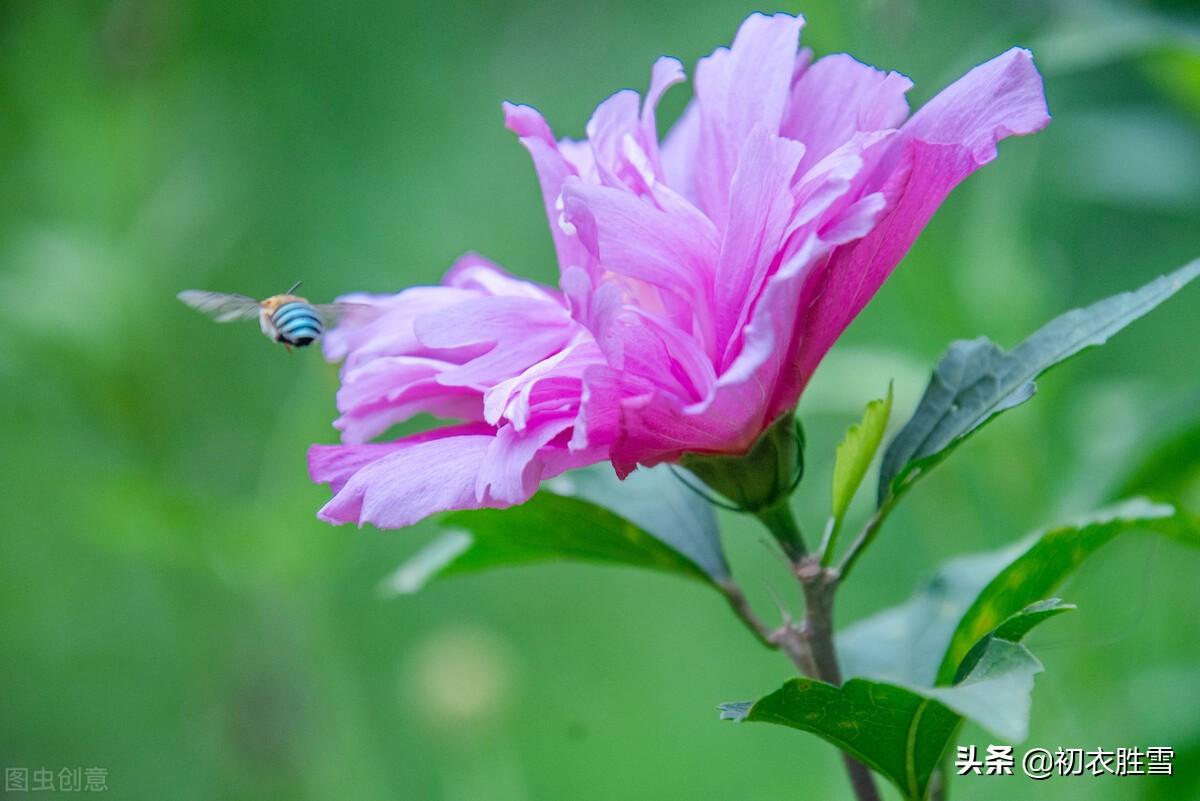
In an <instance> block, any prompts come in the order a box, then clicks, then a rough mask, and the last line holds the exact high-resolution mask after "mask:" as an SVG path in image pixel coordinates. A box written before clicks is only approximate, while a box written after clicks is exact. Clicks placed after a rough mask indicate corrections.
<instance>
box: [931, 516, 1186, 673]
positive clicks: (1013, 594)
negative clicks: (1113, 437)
mask: <svg viewBox="0 0 1200 801" xmlns="http://www.w3.org/2000/svg"><path fill="white" fill-rule="evenodd" d="M1130 531H1154V532H1157V533H1160V534H1165V535H1167V536H1169V537H1172V538H1175V539H1178V540H1180V541H1182V542H1187V543H1190V544H1192V545H1195V546H1200V529H1198V528H1197V527H1196V525H1195V521H1194V519H1193V518H1192V517H1191V516H1190V515H1189V514H1188V513H1187V512H1184V511H1182V510H1177V509H1176V508H1175V507H1173V506H1171V505H1169V504H1158V503H1151V502H1150V501H1148V500H1146V499H1144V498H1134V499H1132V500H1129V501H1126V502H1124V503H1122V504H1119V505H1118V506H1115V507H1113V508H1112V509H1109V510H1107V511H1105V512H1101V513H1099V514H1097V515H1095V516H1092V517H1090V518H1087V519H1085V520H1081V521H1078V522H1075V523H1070V524H1067V525H1064V526H1058V527H1056V528H1051V529H1048V530H1046V531H1045V532H1043V533H1041V534H1039V535H1035V536H1034V537H1033V538H1032V541H1031V542H1030V541H1027V547H1026V548H1025V549H1024V550H1023V552H1022V553H1021V554H1020V556H1018V557H1017V558H1016V559H1014V560H1012V561H1011V562H1010V563H1009V564H1008V565H1007V566H1006V567H1005V568H1004V569H1003V570H1001V571H1000V572H999V573H998V574H997V575H996V576H995V577H994V578H993V579H992V580H991V581H990V582H989V583H988V584H987V586H985V587H984V588H983V589H982V591H981V592H980V593H979V595H978V596H977V597H976V598H975V600H974V602H973V603H972V604H971V607H970V608H969V609H968V610H967V611H966V613H965V614H964V615H963V616H962V619H961V620H960V621H959V622H958V625H957V626H956V627H955V629H954V632H953V634H952V635H951V637H950V641H949V644H948V646H947V648H946V653H945V656H944V657H943V658H942V663H941V666H940V667H939V668H938V672H937V677H936V682H937V683H938V684H943V683H947V682H949V681H950V680H952V679H953V677H954V675H955V673H956V672H957V670H958V666H959V665H960V664H961V663H962V662H963V660H964V658H965V657H966V656H967V653H968V652H969V651H970V649H971V647H972V646H973V645H974V644H975V643H976V642H978V641H979V639H980V638H981V637H982V636H983V635H984V634H985V633H986V632H988V631H990V630H992V629H994V628H995V627H996V626H997V625H999V624H1000V623H1001V622H1002V621H1004V620H1005V619H1007V618H1009V617H1010V616H1011V615H1013V614H1015V613H1017V612H1019V611H1020V610H1022V609H1024V608H1025V607H1027V606H1028V605H1029V604H1031V603H1033V602H1034V601H1036V600H1038V599H1040V598H1045V597H1046V596H1048V595H1050V594H1052V593H1053V592H1054V591H1055V590H1056V589H1057V588H1058V586H1059V585H1061V584H1062V583H1063V581H1064V580H1066V578H1067V577H1068V576H1070V575H1071V574H1072V573H1073V572H1075V570H1076V569H1077V568H1078V567H1079V565H1080V564H1081V563H1082V562H1083V561H1084V560H1085V559H1087V558H1088V557H1089V556H1091V555H1092V554H1094V553H1095V552H1096V551H1098V550H1099V549H1100V548H1101V547H1103V546H1104V545H1106V544H1108V543H1109V542H1111V541H1112V540H1113V539H1114V538H1116V537H1117V536H1118V535H1120V534H1124V533H1127V532H1130Z"/></svg>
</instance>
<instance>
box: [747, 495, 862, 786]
mask: <svg viewBox="0 0 1200 801" xmlns="http://www.w3.org/2000/svg"><path fill="white" fill-rule="evenodd" d="M758 519H759V520H761V521H762V522H763V525H765V526H766V527H767V529H768V530H770V532H771V534H772V535H774V537H775V539H777V540H779V543H780V544H781V545H782V546H783V548H784V550H785V551H787V554H788V558H789V559H791V561H792V567H793V570H794V572H795V575H796V578H797V579H799V580H800V583H801V586H802V587H803V588H804V601H805V609H804V626H803V628H797V627H796V626H795V625H794V624H793V623H791V622H790V621H787V622H785V623H784V625H783V628H781V629H780V630H779V631H778V632H776V633H775V634H774V635H773V636H772V640H773V641H775V642H777V643H779V645H780V646H781V647H782V648H783V650H784V652H785V653H787V655H788V656H789V657H791V659H792V662H793V663H794V664H795V665H796V667H797V668H799V669H800V671H801V672H802V673H804V674H806V675H808V676H813V677H815V678H818V679H820V680H821V681H824V682H827V683H829V684H832V685H835V686H840V685H841V683H842V672H841V668H840V667H839V665H838V659H837V648H836V646H835V645H834V641H833V599H834V595H835V593H836V592H837V586H838V578H839V576H838V572H837V571H835V570H831V569H829V568H826V567H824V566H822V565H821V563H820V560H819V559H817V558H815V557H810V556H808V553H807V549H806V548H805V547H804V537H803V536H802V535H801V533H800V526H799V525H797V523H796V518H795V517H794V516H793V515H792V508H791V506H790V505H789V504H788V503H787V501H786V499H785V500H784V501H782V502H780V503H777V504H775V505H774V506H772V507H770V508H768V509H766V510H763V511H761V512H759V513H758ZM842 761H843V763H844V764H845V766H846V774H847V776H848V777H849V779H850V786H851V787H852V788H853V789H854V797H855V798H856V799H857V801H880V796H879V788H878V787H876V786H875V777H874V776H873V775H872V773H871V770H870V768H868V767H867V766H866V765H864V764H862V763H861V762H859V761H858V760H856V759H854V757H852V756H850V755H849V754H847V753H846V752H845V751H843V752H842Z"/></svg>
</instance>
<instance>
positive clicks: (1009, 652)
mask: <svg viewBox="0 0 1200 801" xmlns="http://www.w3.org/2000/svg"><path fill="white" fill-rule="evenodd" d="M1042 619H1045V618H1044V617H1043V618H1042ZM1041 670H1042V666H1041V663H1039V662H1038V661H1037V659H1035V658H1034V656H1033V655H1032V654H1031V653H1029V651H1028V650H1027V649H1026V648H1025V647H1024V646H1022V645H1020V644H1019V643H1017V642H1012V641H1009V640H1006V639H1003V638H1002V637H999V636H994V637H989V638H988V640H987V642H986V643H982V653H981V655H980V656H979V658H978V660H977V661H976V662H975V664H974V666H973V667H972V669H971V670H970V671H969V672H967V674H966V676H965V677H964V678H963V680H962V681H961V682H959V683H958V684H956V685H954V686H953V687H909V686H902V685H898V684H891V683H888V682H878V681H872V680H869V679H851V680H849V681H847V682H846V683H845V684H843V685H842V686H841V687H834V686H832V685H830V684H826V683H824V682H820V681H816V680H815V679H807V678H799V679H792V680H791V681H788V682H787V683H786V684H784V685H783V686H782V687H781V688H779V689H778V690H776V691H775V692H773V693H771V694H770V695H767V696H764V697H763V698H760V699H759V700H758V701H755V702H754V703H752V704H747V703H736V704H725V705H723V706H722V708H721V709H722V717H724V718H726V719H730V720H738V721H742V720H745V721H759V722H764V723H775V724H779V725H783V726H790V727H792V728H796V729H801V730H803V731H808V732H811V733H813V734H816V735H818V736H820V737H822V738H824V739H826V740H828V741H829V742H831V743H833V744H834V745H836V746H838V747H839V748H842V749H844V750H846V751H848V752H849V753H851V754H853V755H854V756H855V757H857V758H858V759H859V760H861V761H862V762H864V763H866V764H867V765H870V766H871V767H872V768H874V769H875V770H876V771H878V772H879V773H881V774H883V775H884V776H886V777H887V778H888V780H890V781H891V782H892V783H893V784H895V785H896V787H897V788H898V789H899V790H900V792H901V793H902V794H903V795H904V797H905V798H906V799H910V801H919V799H923V798H925V795H926V793H927V792H928V790H929V782H930V779H931V777H932V776H933V772H934V770H935V769H936V768H937V766H938V763H939V762H940V761H941V758H942V754H943V753H945V751H946V749H947V747H948V746H949V745H950V743H951V742H952V741H953V739H954V736H955V734H956V732H957V731H958V728H959V726H961V725H962V722H963V720H964V719H965V718H967V717H969V718H971V719H972V720H975V721H977V722H978V723H980V724H981V725H983V726H984V727H985V728H988V729H991V730H992V731H993V732H994V733H995V734H997V736H999V737H1002V738H1004V739H1007V740H1020V739H1023V738H1024V737H1025V734H1026V730H1027V726H1028V717H1029V704H1030V693H1031V692H1032V690H1033V677H1034V675H1035V674H1037V673H1040V672H1041Z"/></svg>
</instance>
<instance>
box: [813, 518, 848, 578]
mask: <svg viewBox="0 0 1200 801" xmlns="http://www.w3.org/2000/svg"><path fill="white" fill-rule="evenodd" d="M841 530H842V520H841V518H840V517H830V518H829V522H828V523H826V524H825V536H824V537H823V538H822V539H821V547H820V549H819V550H818V553H820V554H821V567H829V563H830V562H832V561H833V548H834V546H835V545H836V544H837V538H838V534H839V533H840V532H841Z"/></svg>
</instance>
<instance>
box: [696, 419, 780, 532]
mask: <svg viewBox="0 0 1200 801" xmlns="http://www.w3.org/2000/svg"><path fill="white" fill-rule="evenodd" d="M680 464H681V465H683V466H684V467H686V468H687V469H688V470H690V471H691V472H692V473H694V474H695V475H696V477H697V478H699V479H700V480H701V481H703V482H704V483H705V484H707V485H708V486H709V487H710V488H712V489H713V490H715V491H716V492H719V493H720V494H721V495H723V496H724V497H726V498H728V499H729V501H730V502H731V503H733V504H734V506H735V507H736V508H737V509H738V511H742V512H747V513H750V514H754V515H760V514H761V513H763V512H765V511H766V510H769V509H771V508H774V507H776V506H778V505H779V504H780V503H781V502H785V501H786V500H787V498H788V497H789V496H790V495H791V494H792V491H793V490H794V489H795V488H796V485H797V484H799V483H800V477H801V476H802V475H803V474H804V429H803V428H801V426H800V424H799V423H798V422H797V421H796V416H795V414H794V413H793V412H790V411H789V412H787V413H786V414H784V415H782V416H780V417H779V418H778V419H777V420H776V421H775V422H774V423H772V424H771V425H770V427H768V428H767V430H766V431H764V432H763V433H762V436H760V437H759V438H758V439H757V440H756V441H755V443H754V445H752V446H751V448H750V450H749V451H747V452H746V453H744V454H740V455H729V454H700V453H689V454H685V455H684V457H683V458H682V459H681V460H680Z"/></svg>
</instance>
